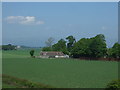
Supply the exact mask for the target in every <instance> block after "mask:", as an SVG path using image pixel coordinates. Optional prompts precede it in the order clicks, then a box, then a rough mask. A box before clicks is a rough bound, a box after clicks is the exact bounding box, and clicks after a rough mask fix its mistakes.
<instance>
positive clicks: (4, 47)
mask: <svg viewBox="0 0 120 90" xmlns="http://www.w3.org/2000/svg"><path fill="white" fill-rule="evenodd" d="M2 50H16V46H14V45H12V44H8V45H2Z"/></svg>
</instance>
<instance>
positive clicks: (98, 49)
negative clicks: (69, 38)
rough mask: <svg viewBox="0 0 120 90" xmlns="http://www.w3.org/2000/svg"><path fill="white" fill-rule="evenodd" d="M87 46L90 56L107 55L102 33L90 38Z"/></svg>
mask: <svg viewBox="0 0 120 90" xmlns="http://www.w3.org/2000/svg"><path fill="white" fill-rule="evenodd" d="M89 47H90V50H91V52H92V54H91V56H92V57H105V56H106V55H107V45H106V41H105V36H104V35H103V34H99V35H97V36H95V37H93V38H91V43H90V46H89Z"/></svg>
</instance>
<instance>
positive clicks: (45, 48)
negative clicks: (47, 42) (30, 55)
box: [42, 47, 52, 51]
mask: <svg viewBox="0 0 120 90" xmlns="http://www.w3.org/2000/svg"><path fill="white" fill-rule="evenodd" d="M42 51H52V48H51V47H43V48H42Z"/></svg>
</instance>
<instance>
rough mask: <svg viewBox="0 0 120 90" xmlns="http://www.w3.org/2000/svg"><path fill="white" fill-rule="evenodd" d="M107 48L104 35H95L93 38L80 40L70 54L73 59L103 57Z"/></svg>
mask: <svg viewBox="0 0 120 90" xmlns="http://www.w3.org/2000/svg"><path fill="white" fill-rule="evenodd" d="M106 52H107V47H106V43H105V39H104V35H101V34H99V35H97V36H95V37H93V38H82V39H80V40H79V41H78V42H76V43H75V44H74V46H73V50H72V51H71V54H72V55H73V57H75V58H76V57H77V58H78V57H104V56H106Z"/></svg>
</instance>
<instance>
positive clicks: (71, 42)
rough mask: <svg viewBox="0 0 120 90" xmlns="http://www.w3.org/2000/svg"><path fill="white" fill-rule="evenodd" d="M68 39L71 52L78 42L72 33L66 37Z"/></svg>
mask: <svg viewBox="0 0 120 90" xmlns="http://www.w3.org/2000/svg"><path fill="white" fill-rule="evenodd" d="M66 39H67V40H68V43H67V49H68V51H69V52H71V50H72V47H73V45H74V43H75V42H76V40H75V38H74V37H73V36H72V35H71V36H68V37H66Z"/></svg>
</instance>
